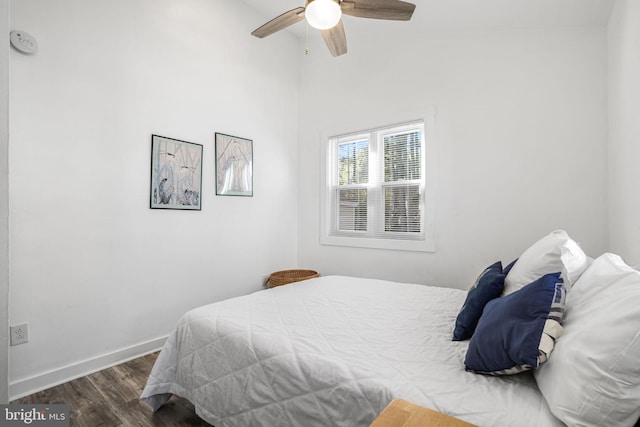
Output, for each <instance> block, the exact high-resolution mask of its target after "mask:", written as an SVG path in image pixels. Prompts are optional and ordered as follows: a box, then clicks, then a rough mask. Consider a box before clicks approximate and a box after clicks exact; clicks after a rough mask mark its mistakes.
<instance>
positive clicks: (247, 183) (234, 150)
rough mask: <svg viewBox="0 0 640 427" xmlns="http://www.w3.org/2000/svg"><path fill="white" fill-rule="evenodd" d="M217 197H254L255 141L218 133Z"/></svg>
mask: <svg viewBox="0 0 640 427" xmlns="http://www.w3.org/2000/svg"><path fill="white" fill-rule="evenodd" d="M215 139H216V141H215V142H216V195H218V196H249V197H252V196H253V141H252V140H250V139H246V138H239V137H237V136H231V135H226V134H224V133H217V132H216V135H215Z"/></svg>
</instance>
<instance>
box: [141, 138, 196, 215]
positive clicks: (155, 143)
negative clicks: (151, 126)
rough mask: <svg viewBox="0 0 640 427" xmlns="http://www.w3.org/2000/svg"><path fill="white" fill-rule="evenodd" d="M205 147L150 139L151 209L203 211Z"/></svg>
mask: <svg viewBox="0 0 640 427" xmlns="http://www.w3.org/2000/svg"><path fill="white" fill-rule="evenodd" d="M201 196H202V145H200V144H194V143H191V142H186V141H180V140H178V139H173V138H167V137H164V136H159V135H151V205H150V207H151V209H183V210H200V209H201Z"/></svg>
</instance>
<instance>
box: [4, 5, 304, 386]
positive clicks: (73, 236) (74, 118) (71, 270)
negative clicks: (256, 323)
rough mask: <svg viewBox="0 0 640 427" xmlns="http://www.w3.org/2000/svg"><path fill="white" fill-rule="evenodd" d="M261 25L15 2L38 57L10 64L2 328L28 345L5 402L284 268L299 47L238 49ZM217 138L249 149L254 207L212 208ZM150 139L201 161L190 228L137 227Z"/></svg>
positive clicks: (239, 202)
mask: <svg viewBox="0 0 640 427" xmlns="http://www.w3.org/2000/svg"><path fill="white" fill-rule="evenodd" d="M264 20H265V17H264V16H260V15H257V14H256V13H255V12H253V11H252V10H251V9H249V8H248V7H247V6H245V5H244V4H243V3H241V2H230V1H223V0H183V1H173V0H110V1H105V2H96V1H91V2H88V1H85V0H59V1H56V2H51V1H49V0H19V1H14V2H12V10H11V21H12V22H11V23H12V27H13V28H16V29H21V30H24V31H27V32H29V33H31V34H32V35H33V36H35V37H36V39H37V40H38V42H39V46H40V51H39V52H38V53H37V54H36V55H34V56H25V55H21V54H20V53H18V52H15V51H12V52H11V58H10V59H11V62H10V70H11V83H10V88H11V94H10V110H11V118H10V124H11V148H10V171H11V182H10V190H11V224H10V238H11V248H10V251H11V278H10V279H11V299H10V319H11V323H12V324H16V323H22V322H28V323H29V328H30V342H29V343H28V344H25V345H20V346H16V347H12V348H11V351H10V382H11V394H12V396H13V397H15V396H17V395H21V394H25V393H27V392H29V391H32V390H33V389H34V388H39V387H43V386H46V385H50V384H52V383H55V382H57V381H61V380H66V379H68V377H69V376H73V375H80V374H82V373H84V372H86V370H87V369H97V368H100V367H102V366H103V365H104V364H108V363H112V362H113V361H116V360H119V359H122V358H125V357H130V356H135V355H138V354H139V353H140V352H142V351H149V350H152V349H153V348H155V347H157V346H158V345H159V344H160V343H161V342H162V337H163V336H165V335H166V334H168V333H169V332H170V331H171V329H172V328H173V327H174V325H175V323H176V321H177V319H178V317H179V316H180V315H181V314H182V313H183V312H184V311H186V310H187V309H189V308H192V307H195V306H199V305H202V304H205V303H207V302H213V301H217V300H221V299H224V298H227V297H232V296H235V295H241V294H246V293H248V292H251V291H255V290H258V289H260V288H261V285H262V280H263V276H264V275H266V274H268V273H269V272H271V271H274V270H277V269H283V268H290V267H291V266H295V263H296V255H297V253H296V228H297V227H296V221H297V214H296V209H295V206H296V205H297V196H296V194H297V193H296V188H297V187H296V181H297V179H296V175H297V168H296V167H295V164H296V159H297V145H296V144H297V113H298V104H297V102H298V63H297V60H296V55H298V52H297V50H296V47H297V42H296V40H295V39H294V38H293V37H292V36H290V35H287V34H282V35H279V36H278V37H274V38H272V39H270V40H269V43H265V41H264V40H259V39H257V38H254V37H250V35H249V34H250V32H251V31H252V30H253V29H254V28H256V27H257V26H258V25H260V23H262V22H263V21H264ZM3 128H4V127H3ZM214 132H224V133H228V134H231V135H237V136H240V137H245V138H251V139H253V141H254V163H255V168H254V197H253V198H246V197H220V196H218V197H216V196H215V188H214V145H213V137H214ZM153 133H155V134H159V135H163V136H168V137H172V138H177V139H182V140H186V141H190V142H194V143H199V144H203V145H204V163H203V170H204V172H203V196H202V211H200V212H193V211H166V210H150V209H149V175H150V166H149V160H150V145H151V134H153ZM292 165H293V166H292ZM266 225H268V226H266Z"/></svg>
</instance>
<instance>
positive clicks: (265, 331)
mask: <svg viewBox="0 0 640 427" xmlns="http://www.w3.org/2000/svg"><path fill="white" fill-rule="evenodd" d="M465 295H466V293H465V292H463V291H460V290H455V289H445V288H436V287H429V286H422V285H411V284H401V283H394V282H386V281H380V280H370V279H356V278H350V277H338V276H328V277H321V278H318V279H313V280H308V281H304V282H299V283H296V284H289V285H286V286H280V287H277V288H274V289H269V290H265V291H261V292H256V293H254V294H251V295H247V296H243V297H239V298H234V299H230V300H227V301H222V302H219V303H215V304H211V305H207V306H204V307H200V308H197V309H195V310H192V311H190V312H188V313H186V314H185V315H184V316H183V318H182V319H181V320H180V322H179V324H178V326H177V329H176V331H175V332H174V333H173V334H172V335H171V336H170V337H169V339H168V340H167V342H166V344H165V346H164V348H163V350H162V352H161V353H160V355H159V357H158V360H157V361H156V364H155V366H154V368H153V371H152V373H151V375H150V377H149V380H148V382H147V385H146V387H145V389H144V391H143V393H142V396H141V399H142V400H143V401H144V402H146V403H148V404H149V405H151V406H152V407H153V408H156V409H157V408H158V407H159V406H160V405H162V404H163V403H164V402H166V400H167V399H168V398H169V397H170V396H171V394H176V395H179V396H182V397H185V398H187V399H189V400H190V401H191V402H192V403H193V404H194V405H195V407H196V412H197V413H198V414H199V415H200V416H201V417H202V418H203V419H205V420H207V421H208V422H209V423H211V424H213V425H215V426H216V427H224V426H274V427H279V426H304V427H307V426H319V427H320V426H321V427H326V426H345V427H355V426H368V425H369V424H370V423H371V422H372V421H373V420H374V419H375V417H376V416H377V415H378V414H379V413H380V412H381V411H382V410H383V409H384V408H385V406H386V405H387V404H388V403H389V402H390V401H391V400H392V399H393V398H403V399H407V400H410V401H413V402H415V403H418V404H420V405H423V406H427V407H430V408H433V409H436V410H439V411H441V412H444V413H447V414H450V415H453V416H455V417H458V418H460V419H463V420H466V421H469V422H471V423H474V424H477V425H479V426H487V427H489V426H491V427H497V426H505V427H514V426H517V427H527V426H537V427H550V426H559V425H562V424H561V423H560V422H559V421H558V420H557V419H556V418H554V417H553V416H552V415H551V413H550V412H549V409H548V407H547V404H546V403H545V401H544V399H543V397H542V395H541V394H540V392H539V390H538V387H537V385H536V383H535V380H534V379H533V376H532V375H530V374H524V375H522V374H521V375H518V376H512V377H489V376H482V375H477V374H473V373H469V372H466V371H465V370H464V364H463V360H464V355H465V352H466V348H467V342H454V341H451V334H452V330H453V326H454V322H455V317H456V315H457V313H458V310H459V309H460V306H461V305H462V303H463V301H464V298H465Z"/></svg>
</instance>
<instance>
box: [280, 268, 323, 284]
mask: <svg viewBox="0 0 640 427" xmlns="http://www.w3.org/2000/svg"><path fill="white" fill-rule="evenodd" d="M318 276H319V274H318V272H317V271H314V270H282V271H276V272H275V273H271V275H270V276H269V280H268V283H269V287H270V288H274V287H276V286H282V285H286V284H287V283H293V282H300V281H302V280H307V279H313V278H314V277H318Z"/></svg>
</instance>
